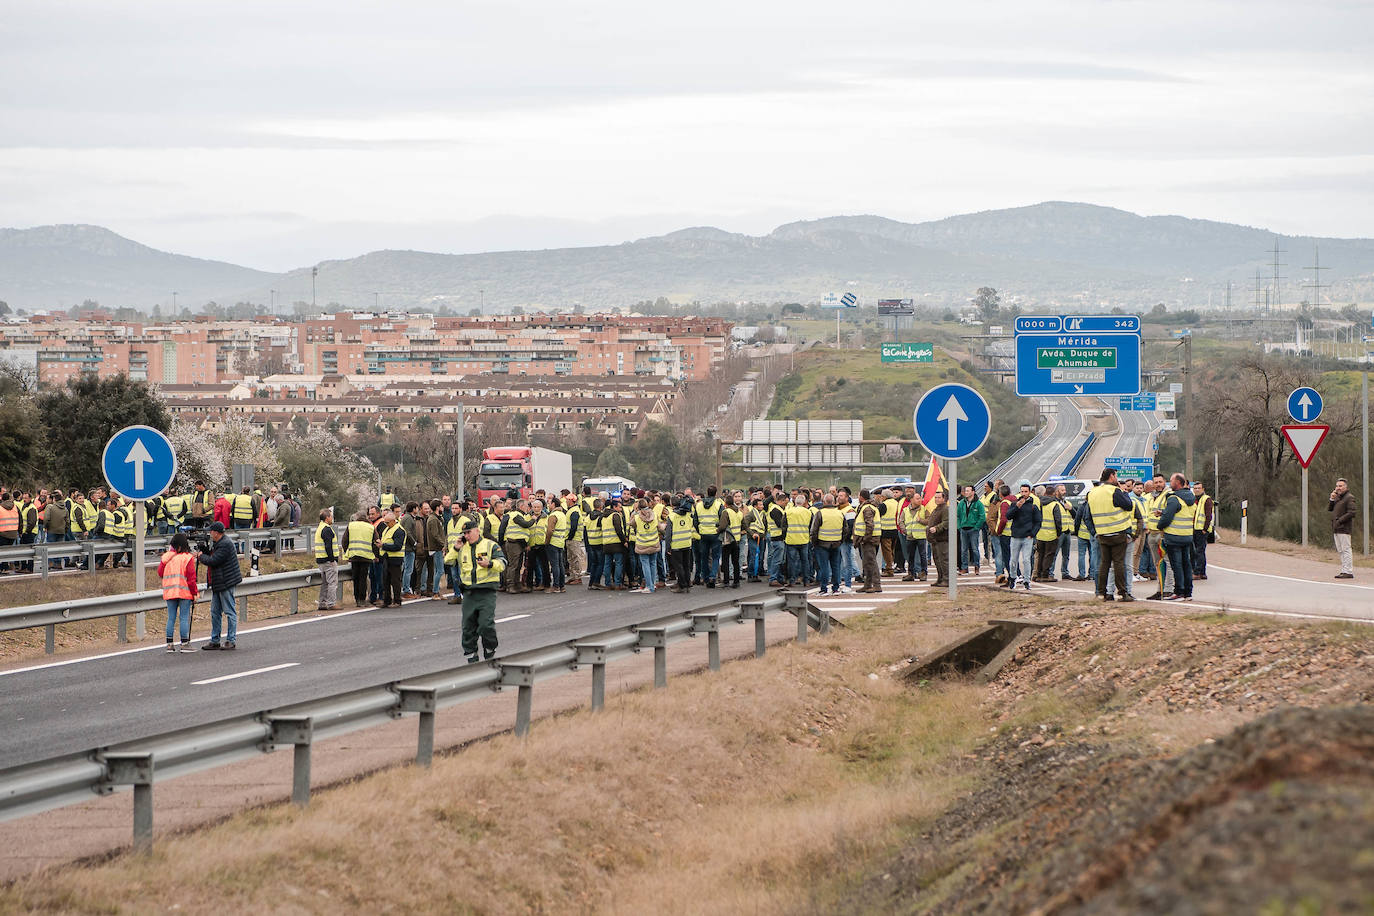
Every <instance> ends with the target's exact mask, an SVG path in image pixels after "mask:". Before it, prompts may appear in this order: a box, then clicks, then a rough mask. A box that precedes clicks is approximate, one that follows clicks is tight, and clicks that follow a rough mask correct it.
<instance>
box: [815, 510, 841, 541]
mask: <svg viewBox="0 0 1374 916" xmlns="http://www.w3.org/2000/svg"><path fill="white" fill-rule="evenodd" d="M819 514H820V517H821V527H820V530H818V531H817V532H816V540H818V541H821V542H822V543H825V544H838V543H839V542H840V538H842V537H844V513H843V512H841V511H840V510H839V509H836V508H835V507H834V506H824V507H822V508H821V509H820V512H819Z"/></svg>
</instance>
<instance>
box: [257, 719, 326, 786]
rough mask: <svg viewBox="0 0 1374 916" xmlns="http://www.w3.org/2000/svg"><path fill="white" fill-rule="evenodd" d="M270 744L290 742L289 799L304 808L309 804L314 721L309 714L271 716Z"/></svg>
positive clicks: (269, 721)
mask: <svg viewBox="0 0 1374 916" xmlns="http://www.w3.org/2000/svg"><path fill="white" fill-rule="evenodd" d="M268 723H269V724H270V725H271V726H272V737H271V738H270V739H269V741H270V742H271V743H272V744H274V745H275V744H292V745H295V751H294V752H293V753H292V756H291V801H292V803H293V804H296V805H299V806H300V807H302V808H304V807H305V806H306V805H308V804H310V743H311V741H312V740H313V739H314V737H315V723H314V720H312V719H311V718H310V717H309V716H272V717H271V718H269V719H268Z"/></svg>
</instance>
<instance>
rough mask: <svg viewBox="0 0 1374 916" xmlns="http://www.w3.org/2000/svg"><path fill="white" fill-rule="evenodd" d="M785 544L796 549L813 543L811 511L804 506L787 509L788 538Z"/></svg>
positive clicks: (784, 539) (785, 539)
mask: <svg viewBox="0 0 1374 916" xmlns="http://www.w3.org/2000/svg"><path fill="white" fill-rule="evenodd" d="M783 543H784V544H790V545H792V546H794V547H797V546H800V545H802V544H809V543H811V511H810V510H809V509H807V508H805V507H804V506H788V507H787V536H786V537H785V538H783Z"/></svg>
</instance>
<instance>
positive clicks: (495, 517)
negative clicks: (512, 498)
mask: <svg viewBox="0 0 1374 916" xmlns="http://www.w3.org/2000/svg"><path fill="white" fill-rule="evenodd" d="M505 513H506V501H505V500H504V499H502V498H501V497H499V496H493V497H492V498H491V504H490V505H488V506H487V511H486V512H484V513H482V518H481V522H482V537H484V538H486V539H487V540H489V541H496V542H497V543H500V541H501V518H502V517H503V516H504V515H505Z"/></svg>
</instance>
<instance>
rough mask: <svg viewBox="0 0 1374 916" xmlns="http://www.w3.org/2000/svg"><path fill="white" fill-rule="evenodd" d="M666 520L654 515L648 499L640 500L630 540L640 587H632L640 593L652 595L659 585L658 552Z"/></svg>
mask: <svg viewBox="0 0 1374 916" xmlns="http://www.w3.org/2000/svg"><path fill="white" fill-rule="evenodd" d="M665 528H667V523H666V522H660V521H659V520H658V519H657V518H656V517H655V516H654V507H653V506H652V505H650V504H649V501H648V500H647V499H641V500H640V501H639V508H638V509H636V510H635V514H634V518H633V519H632V520H631V521H630V540H631V541H632V542H633V544H634V552H635V561H636V563H637V564H638V565H639V575H640V581H641V582H643V585H641V586H640V587H639V588H636V589H632V591H633V592H635V593H636V594H640V595H652V594H653V593H654V591H655V590H656V589H657V587H658V552H659V548H660V547H662V545H663V531H664V529H665Z"/></svg>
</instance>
